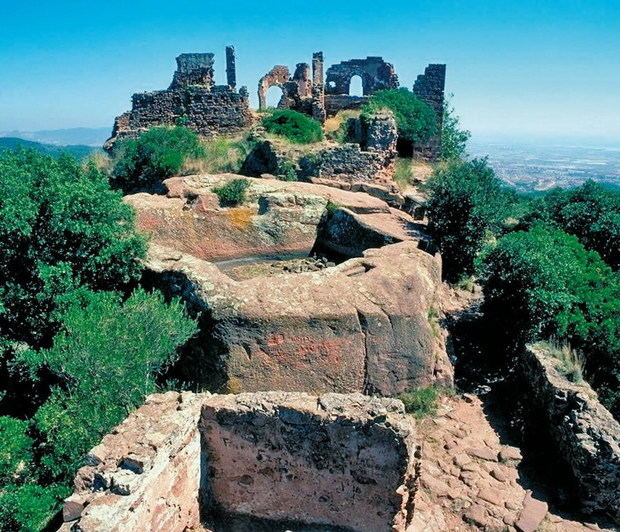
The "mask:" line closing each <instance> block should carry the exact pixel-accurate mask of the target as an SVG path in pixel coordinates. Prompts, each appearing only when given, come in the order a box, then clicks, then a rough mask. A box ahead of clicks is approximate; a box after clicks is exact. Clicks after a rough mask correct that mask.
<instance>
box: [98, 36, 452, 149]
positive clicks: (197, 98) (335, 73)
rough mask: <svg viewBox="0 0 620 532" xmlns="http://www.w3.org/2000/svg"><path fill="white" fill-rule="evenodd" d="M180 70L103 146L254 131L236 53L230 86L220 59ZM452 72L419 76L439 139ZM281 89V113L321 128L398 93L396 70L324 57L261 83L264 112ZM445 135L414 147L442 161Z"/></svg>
mask: <svg viewBox="0 0 620 532" xmlns="http://www.w3.org/2000/svg"><path fill="white" fill-rule="evenodd" d="M176 62H177V69H176V71H175V72H174V75H173V78H172V82H171V84H170V86H169V87H168V89H166V90H160V91H150V92H143V93H138V94H134V95H133V97H132V108H131V110H130V111H128V112H126V113H123V114H122V115H120V116H119V117H117V118H116V120H115V123H114V128H113V131H112V136H111V138H110V139H108V141H107V142H106V144H105V146H104V147H105V148H106V149H107V150H111V149H112V148H113V146H114V143H115V142H116V141H117V140H119V139H123V138H134V137H137V136H138V135H139V134H140V133H141V132H143V131H145V130H147V129H148V128H151V127H156V126H167V125H174V124H176V123H178V121H179V120H182V121H183V123H184V124H185V125H186V126H187V127H189V128H190V129H193V130H194V131H196V132H197V133H199V134H200V135H202V136H204V137H207V138H209V137H213V136H217V135H232V134H237V133H239V132H241V131H242V130H243V129H246V128H248V127H249V126H250V125H251V124H252V114H251V111H250V107H249V99H248V93H247V89H245V87H241V89H240V90H239V91H238V92H237V89H236V87H237V73H236V57H235V49H234V47H232V46H227V47H226V85H222V86H216V85H215V82H214V79H215V78H214V64H215V54H213V53H184V54H181V55H179V56H178V57H177V58H176ZM354 76H359V77H360V78H361V80H362V90H363V96H353V95H351V94H350V86H351V79H352V78H353V77H354ZM445 79H446V65H441V64H431V65H428V66H427V67H426V69H425V71H424V74H421V75H419V76H418V78H417V80H416V82H415V84H414V86H413V92H414V93H415V94H417V95H418V96H419V97H420V98H421V99H422V100H423V101H424V102H426V103H428V104H429V105H430V106H431V107H432V108H433V109H434V110H435V113H436V114H437V121H438V124H437V125H438V128H437V129H438V131H441V120H442V113H443V103H444V87H445ZM271 87H279V88H280V89H281V91H282V97H281V98H280V101H279V102H278V105H277V107H278V108H280V109H292V110H294V111H298V112H300V113H304V114H307V115H309V116H312V117H313V118H314V119H316V120H318V121H319V122H324V121H325V119H326V118H327V117H330V116H334V115H336V114H337V113H338V112H339V111H342V110H345V109H359V108H360V107H361V106H362V105H364V103H366V101H367V98H368V97H369V96H370V95H372V94H373V93H374V92H375V91H378V90H384V89H395V88H398V87H399V82H398V75H397V74H396V70H395V68H394V65H392V64H391V63H388V62H386V61H385V60H384V59H383V58H382V57H379V56H368V57H366V58H365V59H349V60H347V61H341V62H340V63H337V64H334V65H332V66H330V67H329V68H328V69H327V70H325V68H324V58H323V52H314V53H313V54H312V61H311V63H306V62H300V63H297V64H296V66H295V69H294V71H293V73H292V74H291V70H289V68H288V67H287V66H286V65H275V66H274V67H273V68H272V69H271V70H269V72H267V73H266V74H265V75H264V76H263V77H261V78H260V80H259V81H258V106H259V109H265V108H266V107H267V92H268V90H269V89H270V88H271ZM440 146H441V135H440V133H438V134H437V135H436V136H435V137H434V138H433V139H431V140H430V141H429V142H427V143H424V144H422V145H419V146H415V147H414V153H415V154H416V155H417V156H419V157H422V158H425V159H429V160H436V159H437V158H438V156H439V149H440Z"/></svg>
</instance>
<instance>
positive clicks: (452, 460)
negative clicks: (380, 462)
mask: <svg viewBox="0 0 620 532" xmlns="http://www.w3.org/2000/svg"><path fill="white" fill-rule="evenodd" d="M416 424H417V434H418V438H419V439H420V441H422V442H423V443H422V468H421V483H420V484H421V485H420V491H419V493H418V494H417V495H416V506H415V512H414V520H413V522H412V524H411V525H410V526H409V528H408V529H407V532H445V531H450V532H459V531H475V530H487V531H503V530H507V531H510V532H512V531H519V532H534V531H535V530H537V531H539V532H577V531H588V530H602V529H601V528H599V527H598V526H597V525H594V524H588V523H580V522H577V521H570V520H566V519H564V518H562V517H560V516H559V515H555V514H554V513H553V512H550V511H548V505H547V503H546V501H544V500H538V499H536V498H534V497H533V496H532V494H531V492H529V491H526V489H525V488H524V487H523V483H522V482H521V479H520V477H519V471H518V469H517V466H518V464H519V462H520V460H521V452H520V450H519V449H518V448H516V447H510V446H506V445H502V444H501V442H500V439H499V437H498V435H497V433H496V432H495V430H494V429H493V428H492V426H491V425H490V423H489V420H488V419H487V418H486V417H485V413H484V411H483V408H482V402H481V401H480V399H479V398H478V397H476V396H474V395H469V394H465V395H464V396H462V397H445V398H443V399H442V400H441V406H440V408H439V411H438V414H437V415H436V416H435V417H433V418H427V419H424V420H421V421H417V422H416Z"/></svg>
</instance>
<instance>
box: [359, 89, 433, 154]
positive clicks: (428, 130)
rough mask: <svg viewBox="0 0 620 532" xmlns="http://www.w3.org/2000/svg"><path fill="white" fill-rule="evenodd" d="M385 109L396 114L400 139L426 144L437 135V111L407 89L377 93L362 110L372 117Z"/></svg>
mask: <svg viewBox="0 0 620 532" xmlns="http://www.w3.org/2000/svg"><path fill="white" fill-rule="evenodd" d="M384 108H387V109H390V110H391V111H392V112H393V113H394V117H395V118H396V125H397V126H398V136H399V138H402V139H405V140H408V141H410V142H425V141H427V140H429V139H430V138H431V137H432V136H433V135H435V133H437V117H436V115H435V111H433V109H432V108H431V107H430V106H429V105H428V104H426V103H424V102H423V101H422V100H421V99H420V98H418V97H417V96H416V95H415V94H413V92H411V91H410V90H409V89H407V88H405V87H402V88H400V89H389V90H379V91H376V92H375V93H374V94H372V95H371V96H370V100H369V102H368V103H367V104H366V105H365V106H364V107H363V108H362V114H363V115H372V114H375V113H376V112H378V111H379V110H381V109H384Z"/></svg>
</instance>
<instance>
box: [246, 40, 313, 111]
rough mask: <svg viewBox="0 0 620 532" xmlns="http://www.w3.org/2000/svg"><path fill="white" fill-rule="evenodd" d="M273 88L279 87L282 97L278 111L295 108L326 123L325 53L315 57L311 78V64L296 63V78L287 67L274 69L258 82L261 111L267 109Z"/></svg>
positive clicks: (281, 66)
mask: <svg viewBox="0 0 620 532" xmlns="http://www.w3.org/2000/svg"><path fill="white" fill-rule="evenodd" d="M270 87H280V89H282V97H281V98H280V101H279V102H278V105H277V107H278V108H279V109H292V110H294V111H298V112H300V113H304V114H307V115H310V116H312V117H313V118H314V119H316V120H318V121H320V122H323V121H324V120H325V102H324V87H323V52H315V53H314V54H313V56H312V75H311V74H310V65H308V63H297V65H296V67H295V72H294V73H293V76H291V75H290V72H289V69H288V67H286V66H284V65H276V66H274V67H273V68H272V69H271V70H270V71H269V72H267V74H265V75H264V76H263V77H262V78H261V79H260V80H259V81H258V108H259V109H266V108H267V91H268V90H269V88H270Z"/></svg>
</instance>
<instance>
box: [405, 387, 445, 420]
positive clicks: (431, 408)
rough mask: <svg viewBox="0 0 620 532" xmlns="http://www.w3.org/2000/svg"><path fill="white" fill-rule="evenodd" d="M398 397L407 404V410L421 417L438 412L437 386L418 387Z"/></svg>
mask: <svg viewBox="0 0 620 532" xmlns="http://www.w3.org/2000/svg"><path fill="white" fill-rule="evenodd" d="M398 398H399V399H400V400H401V401H402V402H403V404H404V405H405V411H406V412H407V413H409V414H413V415H414V416H415V417H417V418H419V419H421V418H425V417H427V416H432V415H434V414H435V413H436V412H437V402H438V400H439V391H438V390H437V388H436V387H435V386H429V387H427V388H418V389H417V390H413V391H411V392H408V393H403V394H401V395H399V396H398Z"/></svg>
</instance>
